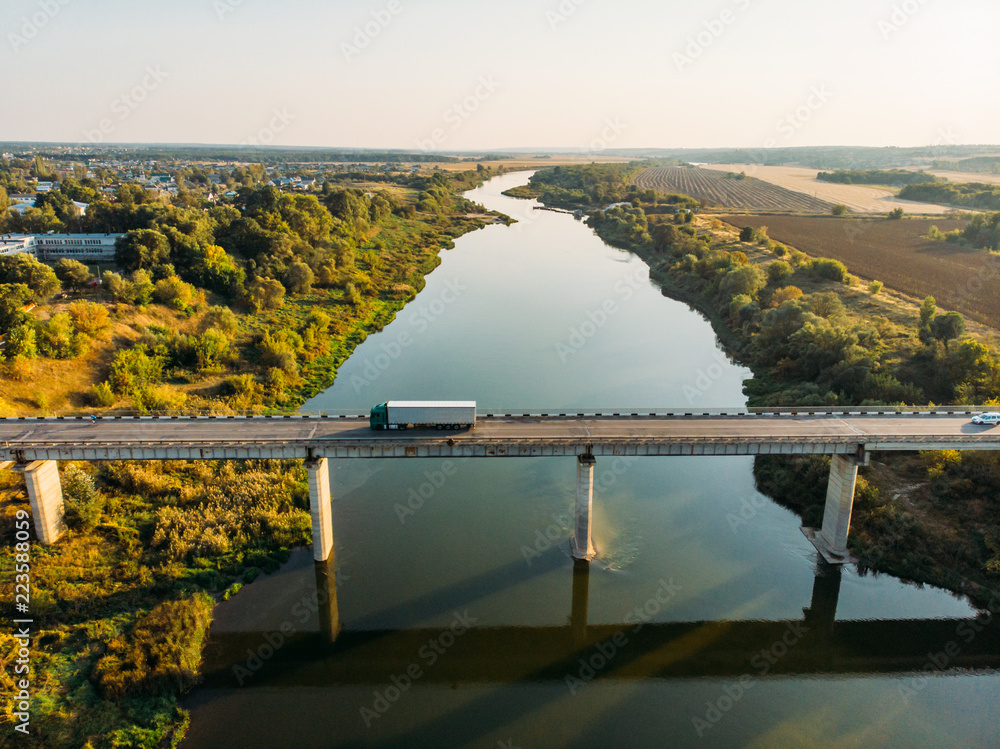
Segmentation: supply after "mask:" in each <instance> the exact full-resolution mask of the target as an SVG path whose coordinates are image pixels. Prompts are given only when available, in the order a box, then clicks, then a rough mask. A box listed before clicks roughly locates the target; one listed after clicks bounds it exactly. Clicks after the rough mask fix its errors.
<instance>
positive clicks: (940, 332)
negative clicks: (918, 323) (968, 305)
mask: <svg viewBox="0 0 1000 749" xmlns="http://www.w3.org/2000/svg"><path fill="white" fill-rule="evenodd" d="M930 329H931V335H933V336H934V337H935V338H936V339H937V340H939V341H941V342H942V343H943V344H944V348H945V350H946V351H947V349H948V342H949V341H954V340H956V339H957V338H959V337H960V336H961V335H962V334H963V333H964V332H965V318H963V317H962V315H961V314H959V313H958V312H949V313H948V314H946V315H938V316H937V317H935V318H934V319H933V320H931V324H930Z"/></svg>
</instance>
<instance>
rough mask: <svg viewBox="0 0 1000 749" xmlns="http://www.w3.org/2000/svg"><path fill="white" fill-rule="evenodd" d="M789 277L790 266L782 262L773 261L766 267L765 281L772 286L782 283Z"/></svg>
mask: <svg viewBox="0 0 1000 749" xmlns="http://www.w3.org/2000/svg"><path fill="white" fill-rule="evenodd" d="M791 275H792V266H790V265H789V264H788V263H786V262H785V261H784V260H775V261H774V262H773V263H770V264H769V265H768V266H767V281H768V283H770V284H772V285H774V286H778V285H780V284H782V283H784V282H785V281H787V280H788V279H789V278H790V277H791Z"/></svg>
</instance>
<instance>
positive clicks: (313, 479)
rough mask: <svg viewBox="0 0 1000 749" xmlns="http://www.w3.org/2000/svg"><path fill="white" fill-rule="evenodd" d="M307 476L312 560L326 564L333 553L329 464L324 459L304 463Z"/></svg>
mask: <svg viewBox="0 0 1000 749" xmlns="http://www.w3.org/2000/svg"><path fill="white" fill-rule="evenodd" d="M306 471H307V473H308V474H309V512H310V513H311V514H312V536H313V559H315V560H316V561H317V562H326V561H327V560H328V559H329V558H330V555H331V554H332V553H333V507H332V499H331V497H330V464H329V461H328V460H327V459H326V458H314V459H311V460H307V461H306Z"/></svg>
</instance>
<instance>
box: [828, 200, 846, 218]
mask: <svg viewBox="0 0 1000 749" xmlns="http://www.w3.org/2000/svg"><path fill="white" fill-rule="evenodd" d="M831 213H833V215H834V216H843V215H844V214H845V213H847V206H846V205H844V204H843V203H840V204H838V205H835V206H834V207H833V210H832V211H831Z"/></svg>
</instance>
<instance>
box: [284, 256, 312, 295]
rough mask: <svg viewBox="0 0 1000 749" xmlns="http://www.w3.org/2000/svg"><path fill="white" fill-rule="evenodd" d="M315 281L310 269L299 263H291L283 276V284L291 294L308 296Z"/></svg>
mask: <svg viewBox="0 0 1000 749" xmlns="http://www.w3.org/2000/svg"><path fill="white" fill-rule="evenodd" d="M315 280H316V277H315V276H314V275H313V272H312V269H311V268H310V267H309V266H308V265H306V264H305V263H303V262H300V261H297V262H294V263H292V264H291V265H290V266H289V267H288V273H287V274H286V276H285V284H286V286H287V288H288V291H289V292H291V293H292V294H308V293H309V292H310V291H312V285H313V282H314V281H315Z"/></svg>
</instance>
